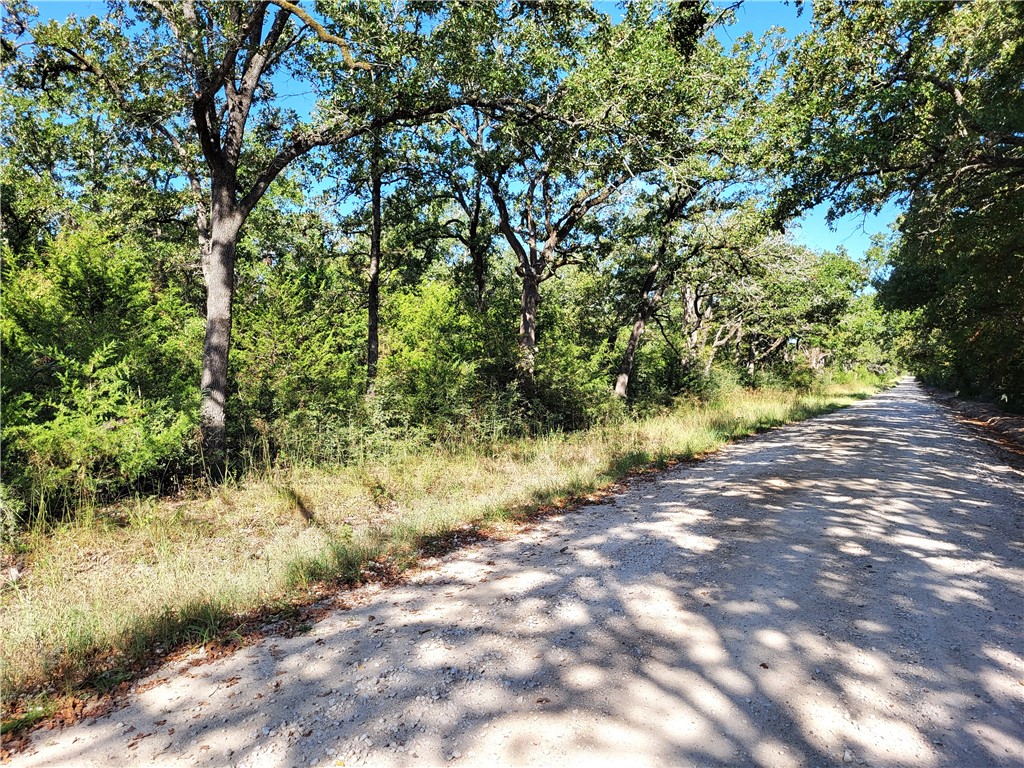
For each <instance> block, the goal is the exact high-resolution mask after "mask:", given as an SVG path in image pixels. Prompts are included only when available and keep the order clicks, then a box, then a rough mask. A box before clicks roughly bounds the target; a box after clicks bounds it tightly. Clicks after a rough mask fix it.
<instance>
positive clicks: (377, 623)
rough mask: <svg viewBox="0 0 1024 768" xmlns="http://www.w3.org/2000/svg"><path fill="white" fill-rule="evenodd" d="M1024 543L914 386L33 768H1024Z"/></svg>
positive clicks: (99, 724) (641, 484)
mask: <svg viewBox="0 0 1024 768" xmlns="http://www.w3.org/2000/svg"><path fill="white" fill-rule="evenodd" d="M1022 525H1024V478H1022V476H1021V474H1020V472H1019V471H1017V470H1014V469H1011V468H1010V467H1008V466H1007V465H1006V464H1004V463H1002V462H1001V461H1000V459H999V457H998V456H997V455H996V454H994V453H993V452H992V449H990V448H989V447H988V446H986V445H985V444H983V443H981V442H980V441H978V440H977V439H976V438H974V437H973V436H972V435H971V434H970V433H968V432H967V431H965V430H964V429H963V428H962V427H960V426H959V425H957V424H956V423H954V422H953V420H952V419H951V418H950V416H949V415H947V413H946V412H944V411H943V410H941V409H940V408H938V407H937V406H936V405H934V404H933V403H932V402H931V401H930V400H928V399H927V397H926V396H925V395H924V394H923V393H922V392H921V391H920V389H919V388H918V387H917V385H916V384H914V383H913V382H911V381H909V380H908V381H904V382H903V383H901V384H900V385H899V386H897V387H896V388H894V389H891V390H889V391H887V392H884V393H882V394H880V395H878V396H876V397H873V398H871V399H869V400H865V401H862V402H860V403H858V404H857V405H855V406H854V407H852V408H849V409H846V410H844V411H840V412H838V413H835V414H832V415H829V416H824V417H819V418H816V419H812V420H810V421H807V422H804V423H802V424H798V425H794V426H791V427H787V428H784V429H780V430H777V431H774V432H771V433H769V434H766V435H763V436H760V437H757V438H754V439H751V440H747V441H743V442H741V443H738V444H734V445H732V446H730V447H728V448H726V449H725V450H723V451H722V452H720V453H719V454H717V455H715V456H714V457H712V458H710V459H708V460H707V461H703V462H700V463H698V464H695V465H689V466H682V465H681V466H678V467H676V468H674V469H672V470H669V471H666V472H665V473H663V474H661V475H659V476H658V478H657V479H656V480H646V481H636V482H634V483H633V484H632V486H631V488H630V490H628V491H627V492H626V493H624V494H622V495H620V496H618V497H615V498H614V499H612V500H610V501H608V502H607V503H604V504H601V505H596V506H589V507H584V508H583V509H581V510H579V511H577V512H572V513H567V514H564V515H561V516H558V517H552V518H548V519H546V520H544V521H543V522H542V523H540V524H538V525H537V526H535V527H534V528H532V529H530V530H528V531H526V532H524V533H523V534H521V535H519V536H517V537H516V538H515V539H514V540H509V541H490V542H483V543H479V544H474V545H472V546H470V547H467V548H464V549H462V550H460V551H458V552H455V553H453V554H451V555H449V556H447V557H445V558H443V559H440V560H436V561H430V562H428V563H426V567H425V568H424V569H423V570H422V571H419V572H417V573H415V574H413V575H412V576H411V577H410V579H409V581H408V582H407V583H405V584H402V585H400V586H397V587H392V588H380V587H374V586H371V587H367V588H363V589H361V590H358V591H357V593H356V594H354V595H353V598H354V602H355V603H356V605H357V606H358V607H354V608H352V609H350V610H347V611H337V612H335V613H332V614H331V615H330V616H329V617H327V618H326V619H324V620H323V621H321V622H319V623H317V624H316V625H315V626H314V627H313V629H312V630H311V631H310V632H308V633H307V634H304V635H301V636H298V637H294V638H282V637H269V638H267V639H265V640H262V641H260V642H258V643H256V644H254V645H251V646H249V647H246V648H244V649H242V650H240V651H238V652H237V653H235V654H233V655H230V656H228V657H225V658H220V659H217V660H215V661H213V662H211V663H209V664H205V665H201V666H189V665H188V664H187V663H176V664H170V665H167V666H165V667H164V668H162V669H161V670H160V671H158V672H157V673H156V674H155V675H154V676H153V677H152V678H151V679H150V680H148V681H143V684H142V685H141V686H140V690H139V691H138V692H136V693H133V694H131V696H130V697H129V700H128V704H127V706H126V707H125V708H124V709H121V710H119V711H116V712H114V713H113V714H111V715H108V716H105V717H102V718H99V719H96V720H86V721H83V722H81V723H78V724H77V725H74V726H71V727H69V728H67V729H66V730H64V731H61V732H57V731H45V730H43V731H39V732H37V733H36V734H35V736H34V737H33V743H32V746H31V747H30V749H29V751H27V752H26V753H24V754H22V755H20V756H18V757H17V758H15V760H14V764H15V765H18V766H30V765H31V766H44V765H45V766H56V765H68V766H124V765H168V766H170V765H173V766H196V765H199V766H202V765H217V766H220V765H235V766H293V765H316V766H340V765H346V766H351V765H380V766H421V765H422V766H430V765H458V766H464V765H473V766H478V765H486V766H503V765H517V766H518V765H523V766H529V765H537V766H558V767H559V768H563V767H564V766H570V765H586V766H612V765H614V766H638V765H664V766H684V765H699V766H732V765H751V766H773V767H774V766H778V767H780V768H785V767H786V766H828V765H848V764H852V765H869V766H920V767H922V768H931V767H932V766H958V767H959V766H966V767H971V768H973V767H974V766H1021V765H1024V529H1022ZM163 678H166V681H165V682H157V681H159V680H161V679H163ZM147 683H148V685H147Z"/></svg>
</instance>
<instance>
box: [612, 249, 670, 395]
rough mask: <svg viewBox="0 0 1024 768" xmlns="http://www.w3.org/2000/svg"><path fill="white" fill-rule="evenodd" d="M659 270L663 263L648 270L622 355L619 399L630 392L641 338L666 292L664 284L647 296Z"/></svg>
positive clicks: (618, 380)
mask: <svg viewBox="0 0 1024 768" xmlns="http://www.w3.org/2000/svg"><path fill="white" fill-rule="evenodd" d="M659 269H661V262H660V261H656V262H655V263H654V264H652V265H651V267H650V269H648V270H647V276H646V277H645V278H644V284H643V287H642V288H641V291H640V304H639V306H638V307H637V310H636V317H635V318H634V320H633V328H632V329H631V330H630V332H629V340H628V341H627V342H626V350H625V352H623V353H622V360H621V361H620V362H619V371H618V375H617V376H616V377H615V395H616V396H617V397H623V398H624V397H626V394H627V393H628V391H629V378H630V376H632V375H633V359H634V358H635V357H636V350H637V348H638V347H639V346H640V338H641V337H642V336H643V335H644V329H645V328H646V327H647V321H648V320H650V319H651V316H652V315H653V314H654V310H655V309H657V307H658V304H660V303H661V297H662V294H663V293H664V291H665V286H664V284H663V285H659V286H658V289H657V290H656V291H655V292H654V296H652V297H651V298H650V299H648V298H647V294H648V293H650V292H651V289H652V288H653V287H654V281H655V279H656V278H657V276H658V270H659Z"/></svg>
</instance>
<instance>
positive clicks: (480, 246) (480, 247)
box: [468, 180, 490, 313]
mask: <svg viewBox="0 0 1024 768" xmlns="http://www.w3.org/2000/svg"><path fill="white" fill-rule="evenodd" d="M482 210H483V201H482V200H481V182H480V181H479V180H477V184H476V188H475V189H474V190H473V211H472V214H471V215H470V217H469V238H468V240H469V258H470V259H471V260H472V262H473V284H474V287H475V288H476V311H477V312H480V313H483V311H484V310H485V309H486V308H487V250H488V246H489V245H490V242H489V238H485V237H484V236H483V232H482V231H481V227H480V214H481V212H482Z"/></svg>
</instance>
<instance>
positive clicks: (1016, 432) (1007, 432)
mask: <svg viewBox="0 0 1024 768" xmlns="http://www.w3.org/2000/svg"><path fill="white" fill-rule="evenodd" d="M924 389H925V391H927V392H928V394H929V395H930V396H931V397H932V399H933V400H935V401H936V402H937V403H939V405H942V406H943V407H944V408H947V409H948V410H949V411H950V412H951V413H952V414H953V417H954V418H955V419H956V420H957V421H959V422H960V423H961V424H964V425H966V426H967V427H968V428H970V429H972V430H973V431H974V432H975V434H977V435H978V437H980V438H982V439H983V440H985V441H986V442H989V443H990V444H994V445H997V446H998V447H999V448H1001V449H1003V450H1004V451H1008V452H1009V453H1011V454H1013V455H1015V456H1016V457H1017V459H1018V460H1019V461H1020V462H1022V463H1024V414H1019V413H1007V412H1006V411H1004V410H1001V409H1000V408H999V407H998V406H996V405H994V404H992V403H985V402H981V401H979V400H961V399H960V398H958V397H957V396H956V395H954V394H953V393H952V392H946V391H945V390H942V389H935V388H933V387H925V388H924ZM1015 463H1016V462H1015Z"/></svg>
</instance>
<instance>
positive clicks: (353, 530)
mask: <svg viewBox="0 0 1024 768" xmlns="http://www.w3.org/2000/svg"><path fill="white" fill-rule="evenodd" d="M870 391H873V390H872V388H871V387H869V386H867V385H859V386H858V385H847V386H845V387H837V386H832V387H829V388H828V389H827V390H826V391H823V392H821V393H817V394H802V395H801V394H796V393H793V392H783V391H764V390H762V391H757V392H748V391H736V392H734V393H730V395H729V396H728V398H725V399H722V400H721V401H719V402H718V403H717V404H713V405H703V406H697V405H691V406H686V407H682V408H680V409H678V410H676V411H674V412H671V413H667V414H664V415H659V416H655V417H650V418H646V419H643V420H639V421H627V422H624V423H621V424H613V425H605V426H599V427H595V428H593V429H591V430H588V431H584V432H578V433H574V434H570V435H552V436H548V437H542V438H534V439H528V440H517V441H512V442H505V443H499V444H491V445H486V446H472V447H467V446H436V447H434V448H432V449H430V450H424V451H421V452H419V453H413V454H410V455H405V456H402V457H396V458H393V459H390V460H379V461H370V462H366V463H363V464H359V465H357V466H348V467H340V468H333V469H330V470H327V469H319V470H314V469H292V470H287V471H286V470H280V471H276V472H268V473H266V474H265V475H264V476H262V477H258V478H253V479H249V480H246V481H244V482H238V483H234V484H229V485H223V486H220V487H218V488H216V489H215V490H213V491H212V492H211V493H209V495H207V496H205V497H202V498H192V499H136V500H133V501H131V502H126V503H123V504H120V505H116V506H113V507H109V508H107V509H104V510H100V511H98V512H97V513H96V514H95V515H93V516H91V517H90V518H89V519H88V520H86V521H83V522H78V523H75V524H68V525H65V526H64V527H62V528H60V529H58V530H55V531H52V532H50V533H48V534H46V535H43V534H40V533H38V532H36V533H27V534H26V538H25V539H24V540H23V541H21V542H20V545H21V547H22V548H23V550H25V551H26V552H28V559H27V568H26V573H25V575H24V576H23V578H21V579H20V580H19V581H17V582H15V584H14V585H13V586H10V587H8V588H7V589H6V590H5V592H4V593H3V594H2V596H0V608H2V613H0V690H2V694H3V703H4V707H5V712H8V713H16V716H12V717H10V718H8V721H7V725H5V731H6V730H10V729H12V728H16V727H20V726H23V725H26V724H28V723H31V722H33V721H34V720H36V719H38V718H39V717H43V716H45V715H39V714H38V713H40V712H44V713H45V712H46V711H48V709H49V708H50V706H51V705H50V704H48V703H46V702H47V701H48V700H52V699H55V698H58V697H60V696H67V695H70V694H76V693H77V694H78V695H81V694H82V692H83V691H84V692H86V693H102V692H103V691H105V690H109V689H110V688H112V687H116V686H117V685H118V684H119V683H121V682H123V681H124V680H126V679H129V678H130V677H131V676H132V675H133V674H137V672H138V670H139V669H141V668H142V666H144V663H145V662H146V661H147V660H149V659H152V658H154V657H159V656H160V655H162V654H164V653H167V652H169V651H171V650H172V649H174V648H179V647H182V646H189V645H197V644H203V643H207V642H209V641H210V640H212V639H214V638H217V637H223V635H224V633H225V632H229V631H231V630H232V628H237V627H238V625H239V617H240V616H244V615H246V614H249V615H253V614H261V613H262V615H264V616H265V615H266V614H267V613H268V612H270V613H275V612H278V613H287V612H288V611H289V606H294V605H295V604H299V603H301V602H303V601H307V602H308V600H309V599H310V598H309V595H310V592H309V590H310V588H311V587H312V586H313V585H315V584H316V583H317V582H331V583H339V582H340V583H345V584H352V583H358V582H360V581H362V580H364V579H366V578H368V577H369V576H371V575H372V573H371V572H372V570H373V569H374V568H380V569H386V570H388V571H389V572H395V571H401V570H403V569H406V568H408V567H410V566H412V565H413V564H415V562H416V561H417V559H418V558H419V557H421V556H422V554H423V553H424V552H426V551H430V546H431V543H432V542H433V543H436V542H438V541H443V540H445V539H446V537H450V536H451V534H452V533H453V532H455V531H460V530H466V529H470V528H476V529H486V530H487V531H488V532H490V533H492V534H493V533H497V534H501V533H502V532H507V531H508V530H510V529H511V528H512V527H514V524H515V523H516V522H517V521H520V520H522V519H525V518H527V517H529V515H531V514H532V513H535V512H536V511H537V510H539V509H542V508H545V507H548V506H550V505H556V506H560V505H563V504H565V503H566V502H568V501H571V500H572V499H573V498H575V497H582V496H585V495H587V494H590V493H593V492H595V491H597V490H599V489H601V488H603V487H605V486H608V485H609V484H611V483H613V482H615V481H616V480H620V479H622V478H623V477H625V476H626V475H628V474H630V473H631V472H634V471H636V470H638V469H640V468H646V467H654V466H663V465H665V464H667V463H670V462H672V461H675V460H679V459H686V458H692V457H695V456H700V455H702V454H706V453H709V452H711V451H714V450H717V449H718V448H719V447H721V446H722V445H723V444H724V443H725V442H727V441H728V440H730V439H733V438H736V437H739V436H743V435H748V434H752V433H755V432H758V431H762V430H764V429H768V428H771V427H774V426H778V425H781V424H784V423H787V422H791V421H795V420H799V419H802V418H806V417H808V416H811V415H814V414H818V413H823V412H827V411H831V410H835V409H836V408H839V407H842V406H845V405H848V404H850V403H852V402H854V401H855V400H856V399H859V398H862V397H865V396H867V394H869V392H870ZM40 696H42V698H41V699H40V698H39V697H40ZM40 701H41V702H42V703H40ZM29 702H31V703H32V705H31V706H30V705H29ZM33 707H34V708H33Z"/></svg>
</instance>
